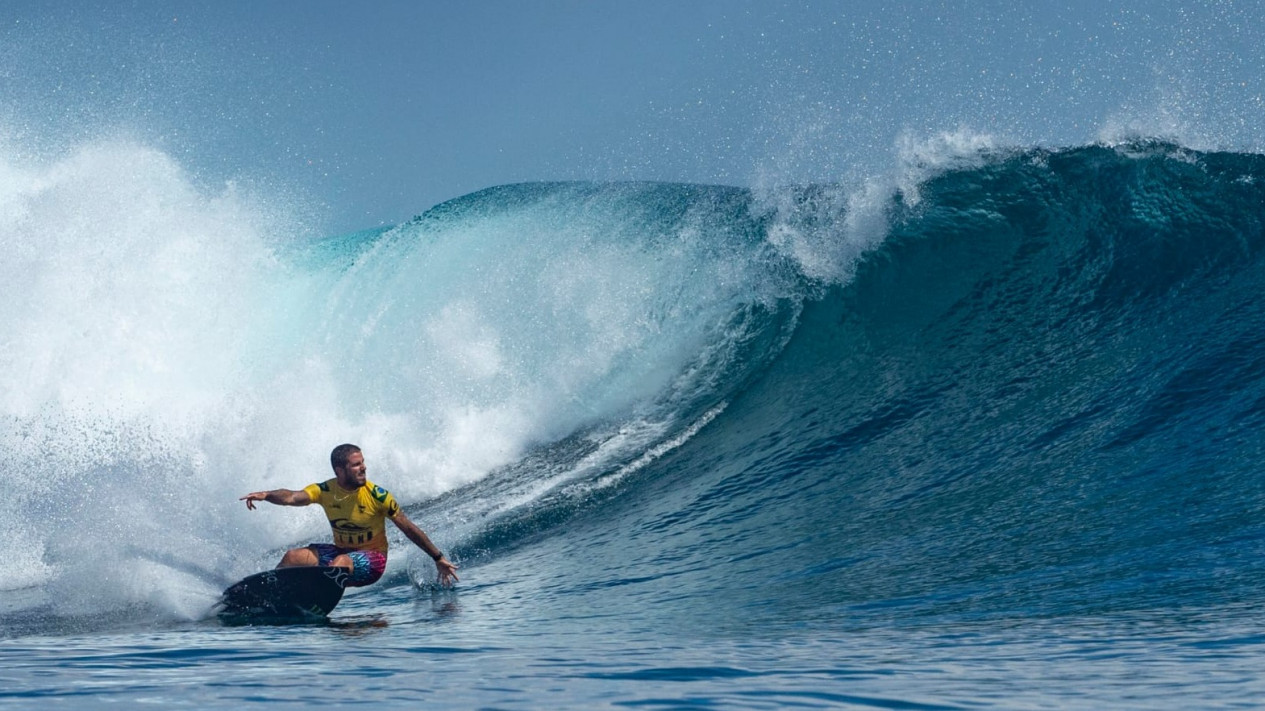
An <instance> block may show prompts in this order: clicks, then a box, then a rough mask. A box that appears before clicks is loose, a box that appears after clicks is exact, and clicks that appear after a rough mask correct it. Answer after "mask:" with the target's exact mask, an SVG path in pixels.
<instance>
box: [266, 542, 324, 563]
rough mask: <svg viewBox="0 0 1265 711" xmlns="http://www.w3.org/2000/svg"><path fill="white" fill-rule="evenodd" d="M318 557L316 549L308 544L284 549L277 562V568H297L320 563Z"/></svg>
mask: <svg viewBox="0 0 1265 711" xmlns="http://www.w3.org/2000/svg"><path fill="white" fill-rule="evenodd" d="M320 564H321V561H320V558H318V557H317V555H316V551H314V550H312V548H311V547H310V546H309V547H307V548H293V549H291V550H288V551H286V554H285V555H283V556H281V562H280V563H277V567H278V568H297V567H299V566H304V565H320Z"/></svg>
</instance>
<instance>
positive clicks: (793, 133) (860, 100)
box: [0, 0, 1265, 232]
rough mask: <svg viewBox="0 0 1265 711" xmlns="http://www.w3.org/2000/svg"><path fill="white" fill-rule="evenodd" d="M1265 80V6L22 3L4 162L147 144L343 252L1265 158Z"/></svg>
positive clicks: (1093, 0)
mask: <svg viewBox="0 0 1265 711" xmlns="http://www.w3.org/2000/svg"><path fill="white" fill-rule="evenodd" d="M1183 5H1195V6H1194V7H1186V8H1183V7H1182V6H1183ZM1263 67H1265V4H1262V3H1261V2H1205V3H1198V4H1192V3H1176V2H1142V1H1139V0H1132V1H1129V2H1121V1H1118V0H1117V1H1112V0H1076V1H1070V2H1058V1H1052V2H1031V3H1016V2H1002V1H996V2H994V1H987V2H965V1H957V2H950V1H943V2H891V1H884V2H874V1H869V0H865V1H854V2H779V1H776V0H769V1H767V2H743V1H740V0H690V1H685V2H681V1H663V0H649V1H647V0H638V1H637V2H574V1H572V2H563V1H558V2H547V1H544V0H541V1H539V2H527V1H523V0H517V1H500V2H448V1H444V2H426V1H422V0H409V1H403V0H401V1H398V2H396V1H392V2H385V1H383V2H365V3H349V2H332V1H323V0H322V1H311V0H286V1H273V2H236V1H223V2H205V1H204V0H203V1H198V2H157V1H154V2H141V1H135V2H123V1H120V2H100V3H94V2H50V1H48V0H41V1H39V2H23V1H18V0H6V2H3V3H0V138H2V139H3V140H5V141H6V142H7V144H8V148H7V149H6V150H7V152H8V154H9V155H10V156H11V157H12V156H15V155H16V156H17V157H19V158H22V157H26V158H39V157H42V156H50V155H51V156H55V155H57V154H58V153H59V152H64V151H66V150H69V149H72V148H73V147H74V146H75V145H78V144H82V143H85V142H89V141H93V140H99V139H105V138H111V137H118V136H125V137H128V138H130V139H133V140H137V141H139V142H142V143H144V144H147V145H152V146H155V147H158V148H161V149H162V150H164V151H166V152H168V153H169V154H171V155H172V156H174V157H175V158H176V159H177V160H179V161H180V162H181V164H182V165H184V166H185V167H186V169H187V170H189V171H190V172H191V173H192V174H194V175H195V176H196V177H197V179H198V180H200V181H203V182H205V183H206V184H207V185H215V184H217V183H222V182H223V181H224V180H228V179H234V180H238V181H243V182H248V183H252V184H258V185H265V186H270V187H269V188H268V189H270V190H277V191H280V192H287V193H294V194H298V195H302V196H304V197H305V198H307V199H308V200H309V201H310V202H311V203H312V204H313V205H316V206H317V209H318V212H320V213H321V216H320V220H321V222H322V225H323V229H328V230H330V231H333V232H339V231H347V230H351V229H357V228H362V227H370V226H374V225H378V224H383V223H394V222H398V221H400V220H403V219H406V218H408V217H410V216H412V215H414V214H417V213H419V212H421V211H423V210H424V209H426V208H427V207H430V206H431V205H433V204H435V203H437V202H439V201H442V200H445V199H449V198H453V197H457V196H460V195H462V194H465V193H468V192H471V191H474V190H477V189H480V188H484V187H488V186H491V185H497V184H503V183H509V182H517V181H526V180H554V179H603V180H605V179H654V180H677V181H698V182H719V183H727V184H734V185H745V184H750V183H751V182H753V181H754V180H756V179H757V177H758V176H764V178H765V179H767V178H768V177H769V176H772V178H771V179H774V180H778V181H787V182H792V181H793V182H806V181H823V180H844V179H850V178H856V177H858V176H860V175H864V174H867V173H870V172H874V171H881V170H882V169H883V168H884V165H885V164H887V163H890V161H891V160H892V158H891V156H892V154H893V146H894V144H895V142H896V140H897V138H898V137H900V136H902V135H908V136H913V137H914V138H922V137H927V136H932V135H934V134H936V133H937V132H941V131H954V130H958V129H967V130H970V131H975V132H980V133H988V134H993V135H996V136H998V137H1001V138H1003V139H1005V140H1009V141H1012V142H1015V143H1020V144H1031V143H1042V144H1047V145H1068V144H1078V143H1085V142H1088V141H1093V140H1095V139H1096V138H1098V137H1099V136H1100V135H1102V132H1103V131H1104V130H1105V129H1106V128H1108V127H1110V126H1116V125H1125V126H1129V125H1134V126H1137V127H1138V128H1140V129H1141V130H1143V131H1145V132H1150V133H1170V134H1173V135H1176V136H1178V137H1180V138H1181V139H1182V140H1184V141H1187V142H1190V143H1192V144H1195V145H1196V147H1205V148H1208V147H1231V148H1245V149H1250V150H1260V149H1261V146H1262V145H1263V144H1265V139H1263V138H1262V137H1263V136H1265V132H1263V131H1262V129H1265V103H1263V99H1262V96H1263V95H1265V71H1263V70H1262V68H1263Z"/></svg>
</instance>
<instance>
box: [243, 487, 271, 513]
mask: <svg viewBox="0 0 1265 711" xmlns="http://www.w3.org/2000/svg"><path fill="white" fill-rule="evenodd" d="M267 498H268V492H266V491H256V492H254V493H252V494H247V495H245V496H243V497H242V498H240V499H238V501H245V502H246V508H248V509H250V510H251V511H254V510H255V502H256V501H264V500H266V499H267Z"/></svg>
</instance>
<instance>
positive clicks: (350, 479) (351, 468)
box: [338, 452, 367, 489]
mask: <svg viewBox="0 0 1265 711" xmlns="http://www.w3.org/2000/svg"><path fill="white" fill-rule="evenodd" d="M366 469H367V467H365V455H363V454H361V453H360V452H352V453H351V455H349V456H348V457H347V466H345V467H343V468H342V469H341V470H339V472H338V483H339V484H342V485H343V486H344V487H346V488H348V489H355V488H358V487H361V486H364V485H365V471H366Z"/></svg>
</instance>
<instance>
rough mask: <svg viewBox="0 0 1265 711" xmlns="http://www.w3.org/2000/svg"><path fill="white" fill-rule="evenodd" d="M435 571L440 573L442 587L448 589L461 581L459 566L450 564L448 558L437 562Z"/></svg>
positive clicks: (441, 558) (442, 558)
mask: <svg viewBox="0 0 1265 711" xmlns="http://www.w3.org/2000/svg"><path fill="white" fill-rule="evenodd" d="M435 570H436V571H438V573H439V584H440V585H443V586H445V587H447V586H450V585H452V584H453V583H455V582H457V581H458V580H460V578H458V577H457V566H455V565H453V564H452V563H451V562H449V561H448V559H447V558H444V557H440V558H439V560H436V561H435Z"/></svg>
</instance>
